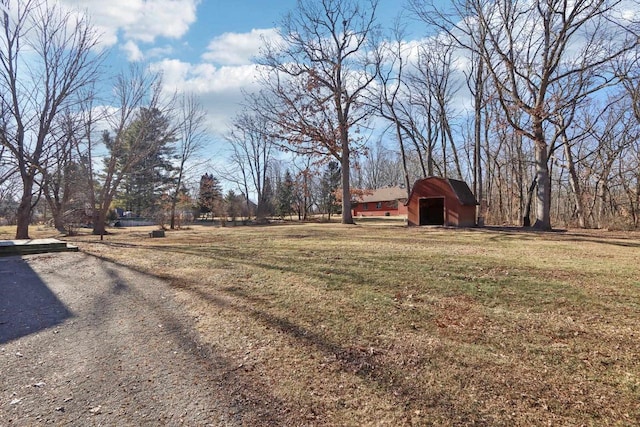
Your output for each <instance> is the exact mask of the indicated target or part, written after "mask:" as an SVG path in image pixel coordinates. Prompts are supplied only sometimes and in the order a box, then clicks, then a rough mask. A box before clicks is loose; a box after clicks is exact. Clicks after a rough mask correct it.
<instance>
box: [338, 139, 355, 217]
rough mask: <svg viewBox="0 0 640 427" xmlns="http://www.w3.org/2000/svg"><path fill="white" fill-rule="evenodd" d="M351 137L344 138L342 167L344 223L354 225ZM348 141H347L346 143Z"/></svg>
mask: <svg viewBox="0 0 640 427" xmlns="http://www.w3.org/2000/svg"><path fill="white" fill-rule="evenodd" d="M348 139H349V137H348V136H347V135H343V136H342V157H341V158H340V167H341V168H342V223H343V224H353V215H352V213H351V191H350V180H351V177H350V173H349V172H350V170H351V165H350V164H349V163H350V161H349V157H350V153H349V141H348ZM345 140H346V141H345Z"/></svg>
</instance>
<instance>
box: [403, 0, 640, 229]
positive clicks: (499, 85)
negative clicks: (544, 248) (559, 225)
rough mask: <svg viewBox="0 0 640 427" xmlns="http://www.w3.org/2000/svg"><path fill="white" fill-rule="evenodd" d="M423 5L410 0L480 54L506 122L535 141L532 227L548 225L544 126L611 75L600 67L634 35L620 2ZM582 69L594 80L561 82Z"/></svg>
mask: <svg viewBox="0 0 640 427" xmlns="http://www.w3.org/2000/svg"><path fill="white" fill-rule="evenodd" d="M425 3H426V2H424V1H422V0H411V4H412V8H413V10H414V11H415V12H416V13H418V14H419V15H420V17H421V18H422V19H423V20H425V21H426V22H428V23H429V24H431V25H433V26H434V28H437V29H439V30H442V31H445V32H447V33H448V34H449V35H450V36H452V37H454V38H455V39H456V41H457V42H458V43H459V45H460V46H463V47H465V48H468V49H469V50H470V51H473V52H476V53H477V54H479V55H481V56H482V58H483V60H484V64H485V66H486V71H487V73H488V75H489V78H490V79H491V81H492V82H493V85H494V87H495V90H496V94H497V96H498V99H499V101H500V105H501V107H502V110H503V113H504V115H505V117H506V119H507V120H508V122H509V125H510V126H512V127H513V128H514V129H516V131H517V132H519V133H521V134H522V135H524V136H525V137H527V138H529V139H530V140H532V141H533V142H534V146H535V159H534V161H535V166H536V182H537V187H536V188H537V191H536V223H535V227H536V228H539V229H544V230H546V229H550V228H551V218H550V210H551V181H550V175H549V162H548V159H549V154H550V151H552V149H553V144H552V143H550V141H549V137H548V136H547V127H548V125H549V123H550V121H551V120H553V119H554V118H555V117H556V116H557V114H558V112H562V111H565V110H566V107H567V105H568V104H570V103H580V102H582V101H583V100H584V99H585V98H586V97H588V96H589V95H591V94H593V93H594V92H596V91H598V90H599V89H601V88H603V87H605V86H607V85H609V84H611V83H612V82H614V81H616V80H617V79H618V76H616V75H615V74H614V73H612V72H610V69H609V70H607V67H609V66H610V61H611V60H612V59H614V58H616V57H618V56H620V55H622V54H624V53H625V52H628V51H629V50H630V49H632V48H633V47H634V46H635V45H636V44H637V40H638V38H637V37H636V36H634V35H633V34H632V33H631V32H628V31H627V29H625V28H624V26H625V24H631V23H629V22H626V23H625V22H623V21H622V18H621V17H620V16H614V15H615V13H616V12H618V10H617V9H616V8H617V7H618V6H620V5H621V4H622V2H620V1H613V2H609V1H605V0H580V1H575V2H567V1H566V0H548V1H542V0H537V1H513V0H494V1H487V0H459V1H455V2H453V3H452V5H453V6H452V7H453V11H452V13H445V12H444V11H442V10H439V9H438V8H434V7H429V6H425ZM478 27H481V28H482V29H483V31H481V32H478V31H477V28H478ZM479 35H482V37H483V39H479V38H478V37H479ZM594 70H599V73H594ZM585 72H590V73H592V75H594V76H595V75H596V74H597V78H594V79H593V80H591V81H590V82H589V84H587V85H566V84H563V83H564V82H566V81H570V80H572V79H576V78H577V76H580V75H582V74H584V73H585ZM520 114H523V115H524V116H521V115H520Z"/></svg>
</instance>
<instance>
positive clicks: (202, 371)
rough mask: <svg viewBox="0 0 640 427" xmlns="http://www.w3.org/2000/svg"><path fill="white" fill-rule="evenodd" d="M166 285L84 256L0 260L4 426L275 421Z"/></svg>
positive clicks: (1, 414)
mask: <svg viewBox="0 0 640 427" xmlns="http://www.w3.org/2000/svg"><path fill="white" fill-rule="evenodd" d="M236 369H237V366H234V365H233V363H231V362H230V361H228V360H225V358H224V356H223V355H220V354H215V352H214V350H211V349H210V348H203V347H201V346H199V344H198V336H197V333H196V332H195V331H194V329H193V327H192V319H190V318H189V317H188V316H187V315H186V314H185V313H184V310H183V309H182V308H181V307H180V306H179V305H178V304H177V303H176V301H175V300H174V298H173V293H172V291H171V289H170V288H169V287H168V285H167V284H166V283H164V282H162V281H161V280H158V279H156V278H153V277H149V276H145V275H143V274H140V273H137V272H134V271H131V270H129V269H126V268H123V267H120V266H117V265H114V264H111V263H108V262H105V261H102V260H99V259H97V258H94V257H92V256H89V255H86V254H82V253H62V254H46V255H31V256H26V257H24V258H20V257H8V258H0V425H2V426H12V425H16V426H18V425H19V426H26V425H29V426H31V425H40V424H54V425H83V426H84V425H136V426H137V425H190V426H192V425H198V426H201V425H215V426H218V425H259V424H262V425H273V424H279V422H278V420H277V419H273V418H271V417H270V416H269V415H268V414H266V413H261V411H263V409H261V408H262V405H261V404H260V402H252V401H251V400H247V398H246V393H245V392H244V391H245V390H247V389H250V388H251V387H252V386H251V384H244V383H243V380H242V378H241V377H240V376H238V375H236Z"/></svg>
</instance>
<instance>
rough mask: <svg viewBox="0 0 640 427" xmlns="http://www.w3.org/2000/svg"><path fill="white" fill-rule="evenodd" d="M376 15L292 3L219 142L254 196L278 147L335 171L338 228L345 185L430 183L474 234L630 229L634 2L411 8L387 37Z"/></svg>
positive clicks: (327, 0)
mask: <svg viewBox="0 0 640 427" xmlns="http://www.w3.org/2000/svg"><path fill="white" fill-rule="evenodd" d="M377 8H378V1H377V0H362V1H356V0H351V1H338V0H323V1H319V2H312V1H300V2H298V5H297V8H296V9H295V10H293V11H292V12H290V13H289V14H287V15H286V16H284V17H283V19H282V21H281V22H280V25H279V28H280V38H279V39H276V40H275V41H274V40H272V41H268V42H266V44H265V46H264V49H263V51H262V55H261V56H260V57H259V58H258V63H259V65H260V70H261V74H260V84H261V86H260V87H261V88H260V90H259V91H257V92H254V93H249V94H247V96H246V102H245V111H244V112H243V113H242V114H241V115H240V116H239V117H238V119H237V120H236V121H235V123H234V130H233V131H232V132H231V134H230V136H229V141H230V142H231V144H232V145H233V147H234V157H233V160H234V161H235V163H236V165H237V167H238V169H239V170H241V171H242V172H249V173H250V176H251V178H252V181H251V180H250V181H251V182H252V184H253V190H254V191H255V192H257V194H259V195H260V194H262V188H263V187H264V179H265V177H266V173H265V169H264V168H267V167H268V164H269V159H270V158H271V156H272V153H273V151H274V150H275V149H279V150H284V151H286V152H288V153H291V154H292V155H294V156H296V157H299V158H302V159H308V160H307V161H308V162H309V163H311V164H314V163H317V162H320V163H322V162H326V161H327V159H333V160H335V161H337V162H338V163H339V164H340V167H341V170H342V180H341V185H340V188H341V191H342V195H341V200H342V222H344V223H351V222H353V218H352V217H351V209H350V202H351V199H352V197H351V193H352V191H351V186H354V187H356V188H358V189H362V188H377V187H378V186H384V185H398V184H403V185H404V187H405V188H406V189H407V194H408V193H409V192H410V189H411V185H412V184H413V182H415V180H416V179H419V178H423V177H427V176H433V175H439V176H444V177H452V178H457V179H463V180H466V181H467V182H469V183H471V184H472V188H473V191H474V194H475V196H476V198H477V200H478V201H479V208H478V221H479V222H480V223H482V222H485V221H487V222H490V223H494V224H519V225H525V226H529V225H533V226H534V227H536V228H539V229H543V230H548V229H551V226H552V223H560V224H562V225H575V226H580V227H605V226H613V225H615V226H623V227H638V225H639V224H640V143H639V140H638V130H639V129H640V127H639V124H640V116H639V115H638V111H639V110H640V108H639V107H638V105H639V104H638V93H639V89H638V88H639V87H640V86H639V85H638V62H637V59H638V40H639V39H638V34H639V33H638V20H637V14H638V10H639V8H640V4H638V2H622V1H604V0H591V1H572V2H568V1H564V0H547V1H518V0H517V1H512V0H453V1H451V2H450V3H449V4H447V5H445V6H441V5H438V4H436V3H434V2H430V1H428V0H411V1H409V4H408V6H407V8H406V10H405V14H404V15H403V16H404V18H402V15H401V18H399V19H398V20H397V21H396V22H395V24H394V26H393V28H392V29H391V30H384V29H383V28H382V27H381V25H380V24H379V21H378V17H377ZM409 20H411V22H415V21H416V20H417V21H419V22H420V23H421V24H422V28H423V29H424V31H425V37H424V38H422V39H420V40H417V41H416V40H414V41H411V42H409V41H407V39H408V38H407V30H406V29H407V26H408V23H409ZM380 128H384V132H382V133H377V130H379V129H380ZM247 135H249V138H247ZM381 141H384V143H383V142H381ZM250 150H254V151H250ZM304 161H305V160H301V162H304ZM255 167H259V168H262V170H254V169H255ZM256 180H257V181H259V182H256ZM259 204H260V203H259Z"/></svg>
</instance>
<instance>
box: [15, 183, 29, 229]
mask: <svg viewBox="0 0 640 427" xmlns="http://www.w3.org/2000/svg"><path fill="white" fill-rule="evenodd" d="M22 186H23V188H22V197H21V199H20V205H19V206H18V212H17V214H16V219H17V223H18V225H17V227H16V239H28V238H29V224H30V223H31V206H32V203H33V176H31V175H29V174H24V175H23V176H22Z"/></svg>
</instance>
